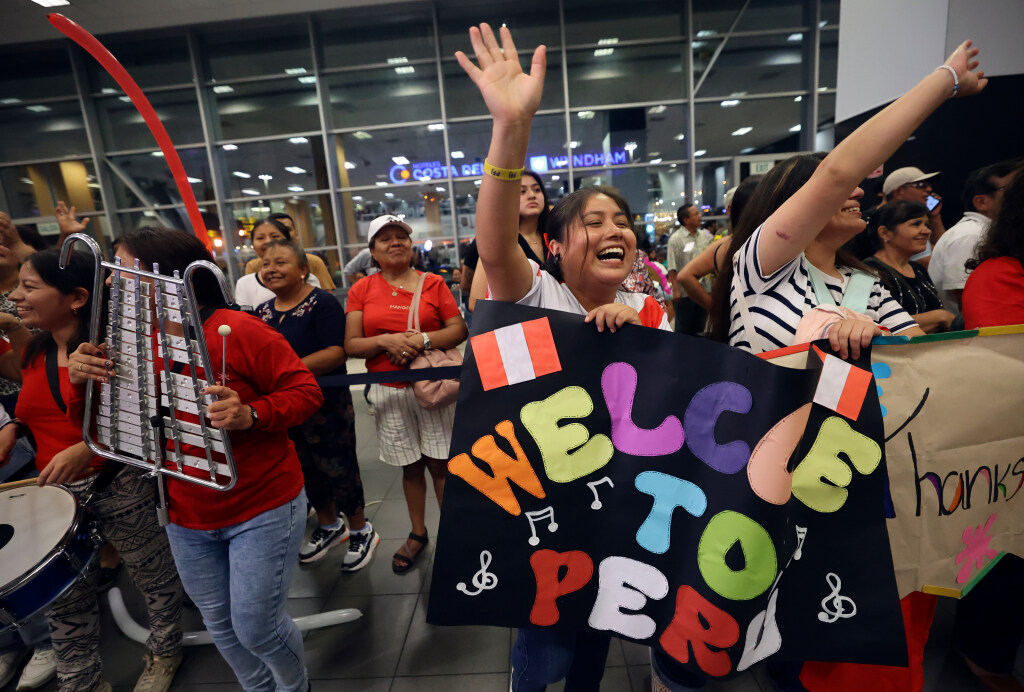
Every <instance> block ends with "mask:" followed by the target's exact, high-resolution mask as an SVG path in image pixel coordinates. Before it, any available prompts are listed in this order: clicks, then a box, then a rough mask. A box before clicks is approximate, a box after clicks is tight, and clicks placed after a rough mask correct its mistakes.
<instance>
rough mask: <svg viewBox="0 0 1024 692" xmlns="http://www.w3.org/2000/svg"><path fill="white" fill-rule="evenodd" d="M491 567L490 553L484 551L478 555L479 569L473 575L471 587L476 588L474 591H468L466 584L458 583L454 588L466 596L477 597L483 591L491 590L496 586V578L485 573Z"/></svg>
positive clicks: (489, 573)
mask: <svg viewBox="0 0 1024 692" xmlns="http://www.w3.org/2000/svg"><path fill="white" fill-rule="evenodd" d="M490 566H491V551H489V550H484V551H483V552H481V553H480V569H479V570H478V571H477V572H476V573H475V574H473V579H472V581H473V586H474V587H476V591H470V590H469V588H468V587H467V586H466V582H464V581H460V582H459V583H458V584H456V585H455V588H456V589H458V590H459V591H461V592H462V593H464V594H466V595H467V596H479V595H480V594H481V593H483V592H484V591H488V590H490V589H493V588H494V587H495V586H497V585H498V576H497V575H496V574H492V573H491V572H488V571H487V568H488V567H490Z"/></svg>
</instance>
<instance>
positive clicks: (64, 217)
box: [53, 202, 89, 235]
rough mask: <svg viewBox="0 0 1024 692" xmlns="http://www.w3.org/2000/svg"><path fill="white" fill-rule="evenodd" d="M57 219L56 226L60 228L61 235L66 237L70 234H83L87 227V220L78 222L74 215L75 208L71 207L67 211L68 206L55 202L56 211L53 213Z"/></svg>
mask: <svg viewBox="0 0 1024 692" xmlns="http://www.w3.org/2000/svg"><path fill="white" fill-rule="evenodd" d="M53 215H54V216H56V217H57V225H58V226H60V232H61V235H68V234H71V233H84V232H85V227H86V226H88V225H89V219H88V218H87V219H85V220H84V221H79V220H78V216H77V215H76V214H75V208H74V207H71V208H70V209H68V205H66V204H64V202H57V209H56V211H54V213H53Z"/></svg>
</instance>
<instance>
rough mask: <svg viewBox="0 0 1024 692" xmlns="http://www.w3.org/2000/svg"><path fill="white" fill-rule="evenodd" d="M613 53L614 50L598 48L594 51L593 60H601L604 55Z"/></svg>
mask: <svg viewBox="0 0 1024 692" xmlns="http://www.w3.org/2000/svg"><path fill="white" fill-rule="evenodd" d="M614 52H615V49H614V48H598V49H597V50H595V51H594V57H595V58H603V57H604V56H606V55H611V54H612V53H614Z"/></svg>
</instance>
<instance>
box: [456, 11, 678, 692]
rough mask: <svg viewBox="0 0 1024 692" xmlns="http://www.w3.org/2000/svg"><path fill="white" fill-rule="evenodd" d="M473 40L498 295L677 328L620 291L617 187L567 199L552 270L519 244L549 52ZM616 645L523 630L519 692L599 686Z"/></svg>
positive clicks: (601, 325) (624, 217) (490, 37)
mask: <svg viewBox="0 0 1024 692" xmlns="http://www.w3.org/2000/svg"><path fill="white" fill-rule="evenodd" d="M469 38H470V41H471V43H472V44H473V50H474V51H475V53H476V57H477V61H478V63H479V67H478V66H477V65H474V64H473V62H472V61H471V60H470V59H469V58H468V57H467V56H466V55H465V54H464V53H462V52H457V53H456V54H455V56H456V57H457V58H458V60H459V64H460V65H461V66H462V69H464V70H465V71H466V73H467V74H468V75H469V77H470V79H472V80H473V82H474V83H475V84H476V85H477V87H478V88H479V89H480V93H481V95H482V96H483V97H484V101H485V102H486V103H487V108H488V110H489V111H490V113H491V116H492V117H493V118H494V125H493V130H492V135H491V146H490V149H489V150H488V154H487V160H486V161H485V163H484V171H485V175H484V179H483V181H482V182H481V184H480V196H479V198H478V200H477V224H476V226H477V228H478V229H479V230H478V232H477V237H476V242H477V248H478V250H479V252H480V262H481V263H482V265H483V266H484V271H485V272H486V274H487V282H488V287H489V289H490V293H491V297H492V298H494V299H496V300H504V301H512V302H516V303H520V304H522V305H532V306H535V307H541V308H548V309H551V310H564V311H566V312H572V313H576V314H578V315H586V321H587V322H593V323H595V324H596V326H597V329H598V331H603V330H605V329H608V330H610V331H613V332H614V331H616V330H617V329H618V328H619V327H622V326H623V325H625V324H637V325H643V326H646V327H656V328H659V329H664V330H669V326H668V320H667V319H666V318H665V313H664V311H663V310H662V309H661V306H660V305H659V304H658V302H657V301H656V300H655V299H654V298H652V297H650V296H648V295H646V294H643V293H627V292H625V291H622V290H621V286H622V282H623V281H624V280H625V278H626V276H627V275H628V274H629V273H630V271H631V270H632V268H633V263H634V260H635V258H636V235H635V234H634V232H633V227H632V215H631V214H630V211H629V206H628V205H627V204H626V201H625V200H624V199H622V198H621V197H620V196H619V195H618V194H617V193H615V192H613V191H612V190H606V189H602V188H585V189H582V190H577V191H576V192H573V193H572V194H570V195H567V196H566V197H564V198H563V199H562V200H560V201H559V202H558V204H557V205H555V207H554V209H552V210H551V214H550V216H549V219H548V224H547V228H546V229H543V231H546V233H547V236H548V241H549V250H550V254H549V256H548V260H547V270H548V271H542V270H541V267H540V266H539V265H538V264H537V262H535V261H533V260H530V259H528V258H527V256H526V253H525V252H524V251H523V249H522V247H521V246H520V245H519V241H518V238H517V237H518V234H519V227H518V218H519V198H520V187H521V186H520V180H521V178H522V175H523V161H524V160H525V158H526V148H527V144H528V143H529V138H530V126H531V124H532V122H533V116H534V113H535V112H536V111H537V107H538V105H539V104H540V98H541V92H542V91H543V89H544V73H545V69H546V58H545V48H544V46H540V47H538V48H537V50H536V51H535V52H534V54H533V66H532V68H531V70H530V74H526V73H524V72H523V70H522V68H521V67H520V65H519V55H518V54H517V53H516V47H515V44H514V43H513V42H512V36H511V34H510V33H509V31H508V29H507V28H505V27H502V29H501V46H500V47H499V45H498V40H497V38H496V37H495V35H494V32H493V31H492V30H491V28H490V27H489V26H488V25H487V24H481V25H480V27H479V28H477V27H472V28H471V29H470V30H469ZM559 279H561V280H562V281H563V282H564V283H560V281H559ZM609 642H610V638H609V637H608V636H606V635H600V634H596V633H593V632H581V633H563V632H555V631H552V630H548V629H520V630H519V636H518V639H517V640H516V645H515V648H514V649H513V651H512V688H511V689H512V691H513V692H532V691H534V690H543V689H544V688H545V687H546V686H547V685H548V684H551V683H553V682H556V681H558V680H560V679H562V678H565V679H566V683H565V689H566V691H567V692H571V691H572V690H594V689H597V687H598V686H599V685H600V680H601V677H602V676H603V674H604V665H605V659H606V658H607V656H608V645H609Z"/></svg>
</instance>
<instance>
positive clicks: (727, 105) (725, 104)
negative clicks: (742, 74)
mask: <svg viewBox="0 0 1024 692" xmlns="http://www.w3.org/2000/svg"><path fill="white" fill-rule="evenodd" d="M740 103H741V101H740V100H739V99H726V100H724V101H722V104H721V106H722V108H732V107H733V106H738V105H740Z"/></svg>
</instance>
